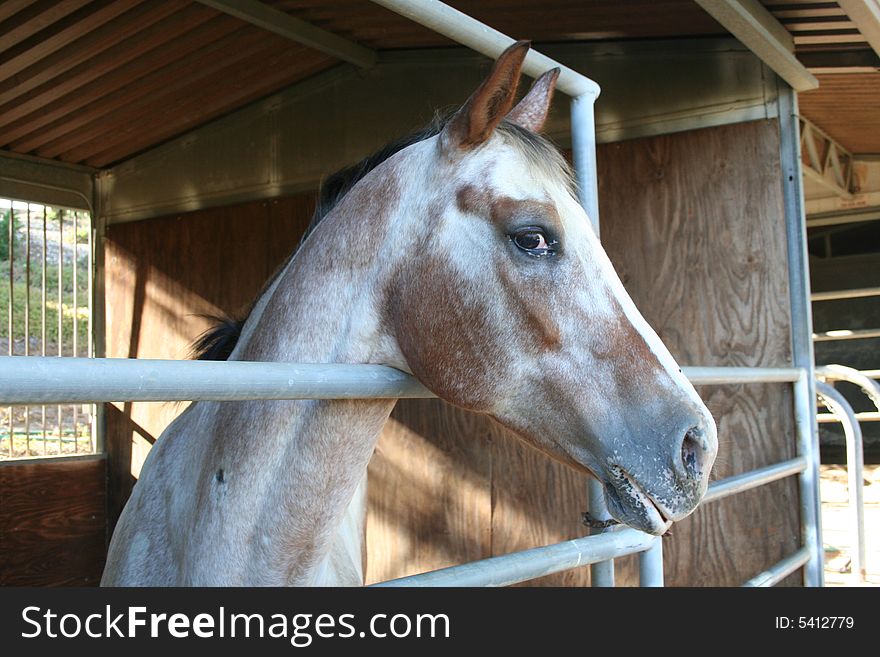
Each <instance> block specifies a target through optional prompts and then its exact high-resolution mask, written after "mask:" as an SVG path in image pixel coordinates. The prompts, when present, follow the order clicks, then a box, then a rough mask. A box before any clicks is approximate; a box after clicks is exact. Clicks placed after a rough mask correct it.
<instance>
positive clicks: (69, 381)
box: [0, 356, 810, 586]
mask: <svg viewBox="0 0 880 657" xmlns="http://www.w3.org/2000/svg"><path fill="white" fill-rule="evenodd" d="M682 371H683V372H684V373H685V375H686V376H687V377H688V378H689V379H691V380H692V381H693V382H695V383H697V384H699V385H718V384H741V383H754V382H795V383H796V384H802V382H803V381H804V380H805V378H806V376H805V374H804V373H803V372H802V371H801V370H799V369H797V368H725V367H694V368H682ZM433 396H434V395H433V394H432V393H431V392H430V391H429V390H428V389H427V388H425V387H424V386H423V385H422V384H421V383H419V382H418V381H417V380H416V379H414V378H413V377H411V376H409V375H408V374H406V373H404V372H401V371H400V370H396V369H394V368H391V367H387V366H382V365H369V364H317V363H306V364H303V363H264V362H241V361H224V362H212V361H169V360H141V359H114V358H93V359H90V358H41V357H28V358H25V357H20V356H12V357H10V356H5V357H0V403H3V404H21V403H82V402H107V401H189V400H215V401H232V400H254V399H268V400H271V399H357V398H360V399H365V398H419V397H421V398H424V397H433ZM809 464H810V457H809V455H805V454H801V455H800V456H798V457H797V458H794V459H791V460H789V461H785V462H782V463H778V464H775V465H771V466H768V467H765V468H761V469H759V470H755V471H752V472H748V473H744V474H741V475H736V476H734V477H730V478H729V479H725V480H722V481H718V482H715V483H713V484H712V485H711V486H710V487H709V491H708V492H707V494H706V496H705V498H704V501H705V502H711V501H714V500H717V499H721V498H723V497H727V496H729V495H733V494H735V493H739V492H742V491H744V490H748V489H751V488H754V487H757V486H760V485H763V484H766V483H769V482H771V481H776V480H778V479H781V478H783V477H786V476H790V475H793V474H798V473H800V474H801V475H803V474H804V473H805V472H807V471H809V470H810V468H809ZM624 532H625V533H624ZM633 534H635V535H637V536H638V540H635V539H634V537H633ZM636 552H646V554H645V555H642V557H641V563H640V573H641V575H643V577H644V584H645V585H647V586H660V585H662V578H663V568H662V547H661V546H660V545H659V541H657V540H656V537H652V536H650V535H648V534H644V533H642V532H638V531H636V530H631V529H626V530H622V529H615V530H614V531H611V532H605V533H602V534H599V535H595V536H588V537H585V538H581V539H575V540H574V541H567V542H565V543H562V544H556V545H552V546H545V547H542V548H534V549H532V550H526V551H524V552H522V553H513V554H510V555H504V556H502V557H492V558H491V559H488V560H483V561H479V562H472V563H470V564H462V565H461V566H454V567H452V568H451V569H443V570H442V571H435V572H434V573H428V574H426V575H415V576H412V577H410V578H404V579H401V580H395V581H396V582H398V584H397V585H400V584H401V583H410V584H416V583H418V584H420V585H421V584H422V583H421V580H415V579H413V578H416V577H427V578H428V579H427V580H425V581H426V582H443V583H444V584H443V585H445V584H446V583H450V582H452V581H454V582H455V584H456V585H459V586H472V585H486V586H488V585H502V584H504V583H515V582H518V581H524V580H526V579H533V578H535V577H540V576H541V575H546V574H550V573H553V572H559V571H561V570H567V569H569V568H576V567H578V566H582V565H588V564H595V563H599V562H603V561H607V560H609V559H611V558H614V557H617V556H623V555H625V554H633V553H636ZM482 568H486V569H488V570H486V571H485V572H483V570H482ZM438 573H441V574H438ZM458 575H460V576H461V579H455V580H453V579H451V578H452V577H453V576H456V577H457V576H458ZM477 582H480V583H481V584H476V583H477ZM424 585H428V584H424Z"/></svg>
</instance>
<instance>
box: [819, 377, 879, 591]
mask: <svg viewBox="0 0 880 657" xmlns="http://www.w3.org/2000/svg"><path fill="white" fill-rule="evenodd" d="M816 392H817V393H819V398H820V399H821V400H822V403H824V404H825V406H827V407H828V410H829V411H831V412H832V413H834V415H836V416H837V419H838V420H840V423H841V424H842V425H843V433H844V434H845V435H846V474H847V484H848V486H847V488H848V493H849V495H848V496H849V513H850V523H851V526H852V533H853V536H854V537H855V540H854V541H853V542H854V543H855V545H853V547H852V549H851V550H850V559H851V562H852V577H853V580H854V582H855V585H856V586H861V585H862V584H864V583H865V577H866V572H865V571H866V563H867V562H866V558H865V553H866V551H865V487H864V476H865V475H864V468H865V457H864V448H863V443H862V428H861V427H860V426H859V422H858V420H857V419H856V416H855V413H854V412H853V410H852V407H851V406H850V405H849V403H847V401H846V398H844V396H843V395H841V394H840V393H839V392H837V390H835V389H834V387H833V386H831V385H830V384H828V383H822V382H816Z"/></svg>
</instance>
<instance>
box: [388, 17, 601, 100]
mask: <svg viewBox="0 0 880 657" xmlns="http://www.w3.org/2000/svg"><path fill="white" fill-rule="evenodd" d="M373 2H375V3H376V4H377V5H381V6H383V7H385V8H386V9H390V10H391V11H393V12H395V13H397V14H400V15H401V16H405V17H406V18H408V19H410V20H411V21H413V22H415V23H418V24H419V25H424V26H425V27H427V28H429V29H430V30H432V31H434V32H437V33H438V34H442V35H443V36H445V37H447V38H449V39H452V40H453V41H455V42H456V43H460V44H462V45H463V46H467V47H468V48H470V49H471V50H476V51H477V52H479V53H482V54H484V55H486V56H487V57H491V58H492V59H497V57H498V55H500V54H501V53H502V52H504V50H505V49H506V48H507V47H508V46H510V45H511V44H513V43H514V39H512V38H510V37H509V36H507V35H506V34H503V33H502V32H499V31H498V30H496V29H493V28H491V27H489V26H488V25H485V24H483V23H481V22H480V21H478V20H477V19H476V18H472V17H471V16H468V15H467V14H465V13H462V12H460V11H458V10H457V9H454V8H453V7H450V6H449V5H447V4H445V3H443V2H439V0H373ZM553 68H559V69H561V72H560V75H559V80H558V81H557V83H556V88H557V89H559V91H561V92H563V93H565V94H567V95H569V96H572V97H577V96H581V95H583V94H589V95H592V96H593V98H595V97H596V96H598V95H599V85H598V84H596V83H595V82H593V81H592V80H591V79H590V78H588V77H586V76H584V75H581V74H580V73H578V72H577V71H574V70H572V69H570V68H568V67H567V66H563V65H562V64H560V63H559V62H556V61H554V60H552V59H550V58H549V57H547V56H546V55H542V54H541V53H539V52H537V51H535V50H531V51H529V54H528V56H527V57H526V60H525V62H524V63H523V72H524V73H525V74H526V75H529V76H531V77H533V78H536V77H538V76H539V75H541V74H542V73H544V72H546V71H549V70H550V69H553Z"/></svg>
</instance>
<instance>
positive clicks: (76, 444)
mask: <svg viewBox="0 0 880 657" xmlns="http://www.w3.org/2000/svg"><path fill="white" fill-rule="evenodd" d="M72 215H73V267H72V269H73V299H72V301H73V357H74V358H76V357H77V356H79V353H78V352H79V349H78V347H79V321H78V317H77V315H78V314H79V305H78V303H77V301H78V300H79V290H78V289H77V287H78V286H79V281H78V280H77V275H76V273H77V271H76V270H77V269H79V262H78V258H79V236H78V235H77V230H78V229H79V212H76V211H74V212H72ZM72 415H73V453H74V454H76V453H77V452H79V405H78V404H74V405H73V413H72Z"/></svg>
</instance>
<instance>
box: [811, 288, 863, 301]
mask: <svg viewBox="0 0 880 657" xmlns="http://www.w3.org/2000/svg"><path fill="white" fill-rule="evenodd" d="M877 296H880V287H863V288H858V289H854V290H835V291H833V292H813V293H812V294H811V295H810V299H811V300H812V301H834V300H836V299H861V298H863V297H877Z"/></svg>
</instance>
